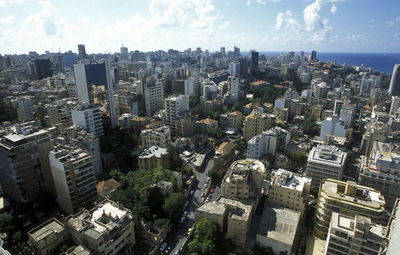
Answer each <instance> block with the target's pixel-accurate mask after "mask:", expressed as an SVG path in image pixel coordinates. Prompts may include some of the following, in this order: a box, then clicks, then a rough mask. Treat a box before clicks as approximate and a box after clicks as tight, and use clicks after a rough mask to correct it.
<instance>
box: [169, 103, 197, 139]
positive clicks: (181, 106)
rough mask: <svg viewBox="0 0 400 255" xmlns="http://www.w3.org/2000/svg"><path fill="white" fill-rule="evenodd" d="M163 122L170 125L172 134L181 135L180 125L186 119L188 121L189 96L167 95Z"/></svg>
mask: <svg viewBox="0 0 400 255" xmlns="http://www.w3.org/2000/svg"><path fill="white" fill-rule="evenodd" d="M164 109H165V124H166V125H167V126H169V127H170V129H171V135H172V136H175V137H176V136H183V134H182V133H181V132H182V129H183V127H182V125H183V124H184V122H185V121H183V120H184V119H187V120H188V121H189V122H190V121H191V118H190V111H189V97H188V96H186V95H179V96H173V97H168V98H166V99H165V107H164Z"/></svg>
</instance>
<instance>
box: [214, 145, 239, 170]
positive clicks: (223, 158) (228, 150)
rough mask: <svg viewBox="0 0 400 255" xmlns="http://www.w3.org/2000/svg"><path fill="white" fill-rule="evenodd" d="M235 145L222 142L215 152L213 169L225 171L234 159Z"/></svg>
mask: <svg viewBox="0 0 400 255" xmlns="http://www.w3.org/2000/svg"><path fill="white" fill-rule="evenodd" d="M235 148H236V145H235V144H234V143H231V142H223V143H221V145H220V146H219V147H218V149H217V150H216V151H215V155H214V169H218V170H222V169H226V168H227V167H228V166H229V165H230V164H231V163H232V162H233V160H234V159H235V156H236V153H235V151H236V150H235Z"/></svg>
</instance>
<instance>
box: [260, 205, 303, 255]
mask: <svg viewBox="0 0 400 255" xmlns="http://www.w3.org/2000/svg"><path fill="white" fill-rule="evenodd" d="M300 215H301V213H300V212H297V211H294V210H291V209H288V208H275V207H264V209H263V212H262V216H261V222H260V225H259V226H258V230H257V235H256V243H258V244H259V245H260V246H261V247H265V248H268V247H270V248H271V249H272V250H273V252H274V254H290V255H292V254H293V255H294V254H296V251H297V242H298V238H299V235H298V232H299V222H300V217H301V216H300Z"/></svg>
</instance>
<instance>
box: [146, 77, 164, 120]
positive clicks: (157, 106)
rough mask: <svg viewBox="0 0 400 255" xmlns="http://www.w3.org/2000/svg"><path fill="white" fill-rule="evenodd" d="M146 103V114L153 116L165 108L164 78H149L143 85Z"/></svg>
mask: <svg viewBox="0 0 400 255" xmlns="http://www.w3.org/2000/svg"><path fill="white" fill-rule="evenodd" d="M143 94H144V104H145V108H146V115H147V116H153V115H154V114H155V113H156V112H157V111H159V110H161V109H162V108H163V104H164V83H163V81H162V80H157V81H153V80H148V81H146V82H145V83H144V86H143Z"/></svg>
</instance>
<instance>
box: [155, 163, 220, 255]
mask: <svg viewBox="0 0 400 255" xmlns="http://www.w3.org/2000/svg"><path fill="white" fill-rule="evenodd" d="M208 158H210V157H208ZM213 167H214V160H213V159H212V158H211V159H210V160H209V161H208V162H207V165H206V167H205V169H204V171H202V170H200V171H196V170H195V169H194V168H193V172H194V174H195V175H196V180H197V184H196V185H195V187H194V188H193V190H194V193H193V195H191V196H189V197H188V201H189V205H188V206H187V208H186V211H187V212H188V217H187V218H186V220H185V221H184V222H183V223H182V224H181V225H180V226H177V227H176V228H175V229H174V230H172V231H171V232H170V233H169V235H168V236H167V238H166V240H165V242H166V243H167V248H166V250H167V251H163V252H160V251H159V252H158V254H177V253H175V252H178V251H179V249H180V248H181V247H182V246H183V244H184V242H185V241H186V239H187V237H188V230H189V228H192V227H193V225H194V223H195V218H194V212H195V211H196V209H197V208H198V207H199V206H200V205H202V204H203V201H204V198H205V197H201V193H203V192H204V183H205V182H206V181H207V177H208V171H209V170H211V169H212V168H213ZM182 214H183V212H182Z"/></svg>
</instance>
